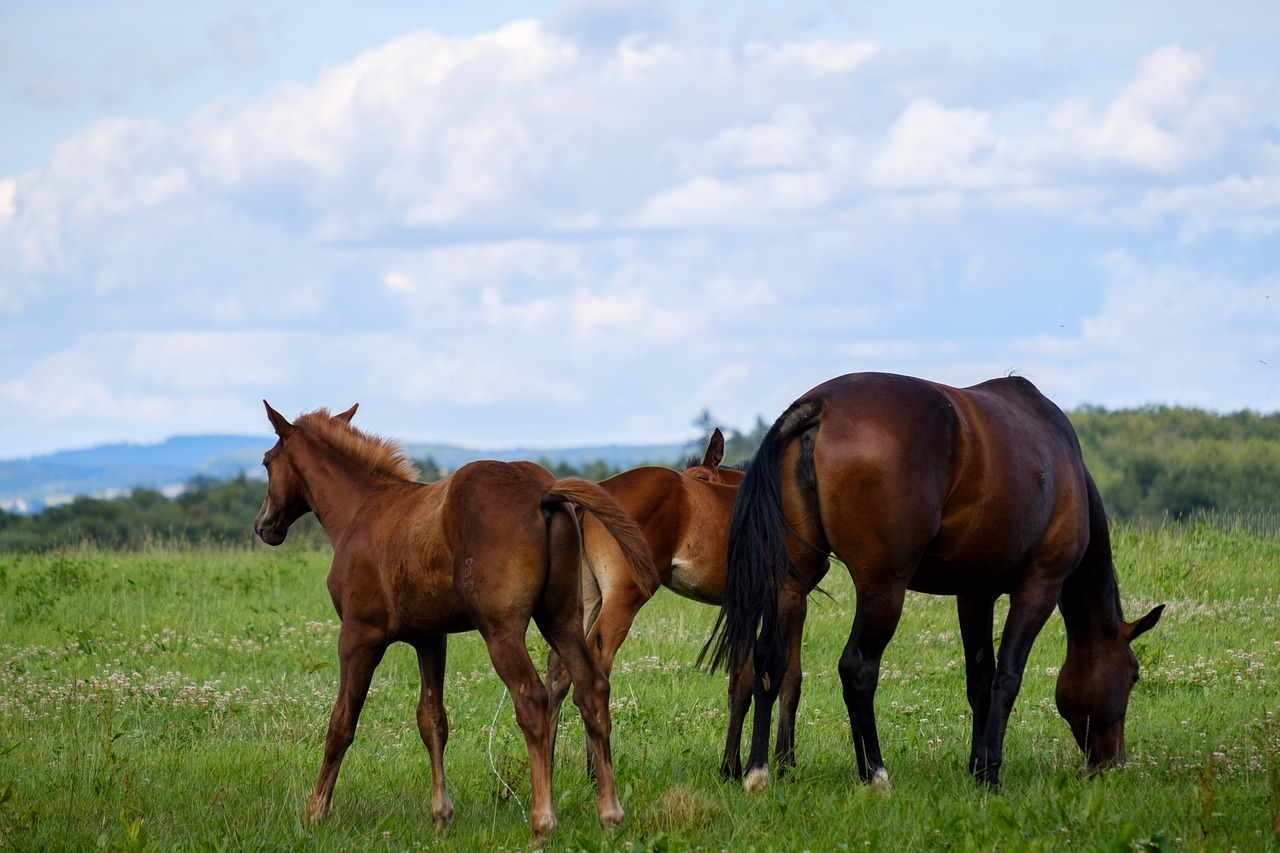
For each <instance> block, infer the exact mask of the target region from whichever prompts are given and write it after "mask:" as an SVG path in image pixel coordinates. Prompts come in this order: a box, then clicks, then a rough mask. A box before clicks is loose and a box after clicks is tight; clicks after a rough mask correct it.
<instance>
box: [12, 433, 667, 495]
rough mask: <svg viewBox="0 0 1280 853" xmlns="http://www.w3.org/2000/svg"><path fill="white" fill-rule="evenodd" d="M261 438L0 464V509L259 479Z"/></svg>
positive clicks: (446, 449)
mask: <svg viewBox="0 0 1280 853" xmlns="http://www.w3.org/2000/svg"><path fill="white" fill-rule="evenodd" d="M271 444H272V439H270V438H268V437H266V436H243V435H197V436H179V437H175V438H170V439H168V440H167V441H165V442H162V443H160V444H105V445H101V446H98V447H91V448H88V449H86V450H67V451H61V452H58V453H51V454H48V455H46V456H36V457H33V458H31V459H13V460H5V461H0V509H4V510H7V511H10V512H20V513H29V512H39V511H40V510H42V509H44V508H45V507H47V506H56V505H58V504H61V503H66V502H68V501H71V500H73V499H75V498H77V497H81V496H89V497H114V496H117V495H121V494H127V493H128V492H129V491H130V490H132V489H134V488H139V487H141V488H147V489H156V490H158V491H162V492H165V493H166V494H170V495H173V494H177V493H178V492H180V491H181V490H182V488H183V486H185V485H186V484H187V483H189V482H190V481H191V480H192V479H193V478H195V477H209V478H212V479H216V480H221V479H227V478H229V477H232V476H234V475H236V474H239V473H242V472H243V473H245V474H248V475H249V476H255V477H256V476H259V475H260V474H261V471H262V468H261V463H262V454H263V453H265V452H266V451H267V450H268V449H269V448H270V447H271ZM405 450H406V452H407V453H408V454H409V455H410V456H411V457H412V458H414V459H427V458H430V459H431V460H432V461H433V462H434V463H435V464H436V465H437V466H438V467H440V468H444V469H445V470H449V471H452V470H454V469H456V468H459V467H461V466H462V465H465V464H466V463H467V462H471V461H472V460H475V459H500V460H504V461H513V460H517V459H529V460H531V461H534V462H540V461H543V460H545V461H547V462H549V463H551V464H553V465H554V464H560V463H562V462H563V463H566V464H569V465H573V466H574V467H582V466H584V465H586V464H588V463H591V462H595V461H597V460H604V462H606V463H607V464H608V465H610V466H612V467H615V468H630V467H634V466H636V465H643V464H647V463H653V464H657V465H675V464H677V463H679V462H681V461H683V459H684V458H685V456H687V455H688V452H691V451H689V450H688V448H687V447H686V446H685V445H679V444H669V445H610V446H606V447H576V448H532V447H528V448H526V447H521V448H514V449H511V450H474V449H470V448H464V447H456V446H453V445H446V444H406V445H405Z"/></svg>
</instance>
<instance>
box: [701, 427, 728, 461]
mask: <svg viewBox="0 0 1280 853" xmlns="http://www.w3.org/2000/svg"><path fill="white" fill-rule="evenodd" d="M723 461H724V433H722V432H721V431H720V427H716V428H715V430H714V431H713V432H712V433H711V440H710V441H709V442H707V452H706V455H705V456H703V457H702V464H703V465H705V466H706V467H708V468H719V467H720V463H721V462H723Z"/></svg>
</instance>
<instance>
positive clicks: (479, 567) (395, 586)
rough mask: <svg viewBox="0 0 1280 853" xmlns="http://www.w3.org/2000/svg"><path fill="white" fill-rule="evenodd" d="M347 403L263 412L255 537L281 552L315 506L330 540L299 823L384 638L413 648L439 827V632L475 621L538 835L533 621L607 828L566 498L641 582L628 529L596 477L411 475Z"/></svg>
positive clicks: (327, 791) (546, 820)
mask: <svg viewBox="0 0 1280 853" xmlns="http://www.w3.org/2000/svg"><path fill="white" fill-rule="evenodd" d="M264 402H265V401H264ZM355 410H356V407H355V406H352V407H351V409H350V410H348V411H346V412H343V413H342V414H340V415H335V416H330V415H329V413H328V411H326V410H324V409H320V410H318V411H315V412H311V413H309V414H305V415H302V416H301V417H299V418H298V419H297V421H296V422H295V423H289V421H287V420H286V419H285V418H284V417H282V416H281V415H280V414H279V413H278V412H276V411H275V410H274V409H272V408H271V406H269V405H268V406H267V416H268V418H269V419H270V420H271V425H272V426H273V427H274V428H275V432H276V435H277V436H279V441H277V442H276V444H275V446H274V447H272V448H271V450H269V451H268V452H267V455H266V457H265V458H264V459H263V465H265V466H266V469H267V497H266V500H265V501H263V504H262V510H261V511H260V512H259V513H258V517H257V518H256V519H255V520H254V523H253V528H254V531H255V532H257V534H258V535H259V536H260V537H262V540H263V541H264V542H266V543H267V544H269V545H279V544H280V543H281V542H283V541H284V538H285V535H286V534H287V532H288V530H289V526H290V525H291V524H292V523H293V522H294V521H296V520H297V519H298V518H300V517H301V516H302V515H303V514H305V513H307V512H314V513H315V515H316V518H317V519H318V520H319V521H320V524H321V526H322V527H324V530H325V533H327V534H328V536H329V539H330V540H331V541H332V542H333V565H332V568H331V569H330V571H329V594H330V596H331V597H332V599H333V605H334V608H335V609H336V610H337V611H338V617H339V618H340V619H341V620H342V627H341V628H340V630H339V633H338V659H339V663H340V670H339V676H338V698H337V700H336V701H335V702H334V706H333V714H332V716H331V717H330V719H329V731H328V734H327V735H326V736H325V744H324V762H323V763H322V764H321V766H320V776H319V778H318V779H317V781H316V787H315V792H314V793H313V794H312V795H311V800H310V802H309V803H308V804H307V811H306V814H307V818H308V819H309V820H319V819H321V818H323V817H324V816H325V815H326V814H327V813H328V811H329V804H330V801H331V799H332V796H333V785H334V782H335V781H336V780H337V777H338V770H339V768H340V767H341V765H342V757H343V755H344V754H345V753H346V751H347V747H348V746H350V745H351V742H352V739H353V738H354V737H355V729H356V722H357V720H358V719H359V716H360V709H361V707H362V706H363V705H364V700H365V696H366V694H367V693H368V691H369V682H370V679H371V678H372V677H373V671H374V669H375V668H376V667H377V665H378V663H379V662H380V661H381V660H382V656H383V653H384V652H385V651H386V649H387V647H388V646H389V645H390V644H391V643H394V642H405V643H408V644H409V645H411V646H413V647H414V649H415V650H416V651H417V653H418V667H419V670H420V673H421V676H422V690H421V696H420V698H419V701H418V711H417V720H418V732H419V734H420V735H421V736H422V741H423V743H424V744H425V745H426V747H427V751H428V753H429V754H430V758H431V815H432V817H433V819H434V821H435V824H436V828H437V830H443V829H444V828H445V827H446V826H447V825H448V823H449V821H450V819H451V818H452V817H453V803H452V802H451V800H450V799H449V792H448V789H447V788H446V786H445V777H444V746H445V741H446V740H447V739H448V735H449V728H448V720H447V718H446V716H445V710H444V704H443V701H442V695H441V693H442V690H443V688H444V671H445V646H446V637H447V635H448V634H451V633H456V632H460V631H473V630H478V631H479V632H480V634H481V635H482V636H483V637H484V641H485V644H486V645H487V646H488V649H489V657H490V659H491V660H492V661H493V667H494V669H495V670H496V671H497V673H498V675H499V676H500V677H501V678H502V681H503V683H504V684H506V686H507V689H508V690H509V691H510V693H511V700H512V702H513V704H514V705H515V713H516V720H517V721H518V722H519V724H520V728H521V730H522V731H523V732H524V739H525V744H526V746H527V747H528V750H529V777H530V789H531V799H532V807H531V812H532V813H531V815H530V823H531V827H532V834H533V839H534V841H535V842H537V843H540V842H541V841H543V840H545V839H546V838H547V837H548V836H549V835H550V833H551V832H552V831H553V830H554V829H555V825H556V817H555V810H554V808H553V805H552V794H551V743H550V732H549V731H548V727H547V713H548V709H547V691H546V689H545V687H544V686H543V683H542V681H541V680H540V679H539V678H538V673H537V671H536V670H535V669H534V666H533V662H532V661H531V660H530V659H529V653H528V651H527V650H526V648H525V634H526V633H527V631H528V628H529V621H530V619H532V620H533V621H534V622H536V623H537V625H538V630H539V631H541V632H542V635H543V636H544V637H546V638H547V642H548V643H550V644H551V647H552V648H554V649H555V650H556V651H557V653H558V654H559V655H560V657H561V658H562V659H563V660H564V661H565V663H566V665H567V667H568V669H569V673H570V676H571V677H572V679H573V684H574V692H573V700H574V702H575V703H576V704H577V705H578V707H579V709H580V710H581V712H582V719H583V724H584V725H585V726H586V731H587V732H588V734H589V737H590V739H591V743H592V747H593V749H594V756H593V757H594V760H595V765H596V767H597V768H598V772H597V775H596V779H597V784H598V802H597V814H598V816H599V819H600V823H601V824H602V825H603V826H604V827H605V828H606V829H614V828H616V827H617V826H618V825H619V824H620V823H621V822H622V808H621V806H620V805H619V804H618V797H617V792H616V790H615V787H614V779H613V762H612V757H611V754H610V747H609V734H610V720H609V682H608V679H607V678H606V677H605V675H604V673H603V672H601V671H600V668H599V666H597V665H596V663H595V661H594V660H593V659H592V658H591V656H590V654H588V653H587V649H586V645H585V643H584V641H583V636H582V599H581V580H580V578H579V571H580V570H579V553H580V542H579V533H578V520H577V518H576V516H575V512H574V510H573V509H572V508H571V507H570V506H569V505H568V503H569V502H572V503H574V504H577V505H578V506H580V507H583V508H585V509H587V510H588V511H589V512H591V513H592V515H593V517H595V518H598V519H600V520H601V522H602V523H603V525H604V527H605V528H606V529H607V530H608V531H609V532H610V533H611V534H612V535H614V536H617V537H618V539H617V541H618V543H619V547H620V548H621V549H622V552H623V553H624V554H625V561H626V563H627V565H628V566H629V567H630V568H631V570H632V571H634V572H635V573H636V576H637V578H638V580H637V582H638V583H646V582H651V581H649V580H648V579H649V578H652V577H654V576H655V575H656V572H654V570H653V564H652V561H651V560H650V558H649V555H648V552H647V550H646V548H645V545H644V540H643V538H641V536H640V531H639V530H638V529H637V528H636V526H635V524H634V523H633V522H632V521H631V520H630V519H629V518H628V517H627V516H626V515H625V514H624V513H623V512H622V511H621V510H620V509H619V508H618V506H617V504H616V503H615V502H614V501H613V500H612V499H611V498H610V497H609V496H608V495H607V494H606V493H605V492H604V491H603V490H601V489H600V488H599V487H598V486H596V485H595V484H594V483H590V482H587V481H586V480H579V479H567V480H559V481H557V480H555V478H554V477H553V476H552V475H551V474H550V473H549V472H547V471H546V470H545V469H543V468H541V467H539V466H537V465H533V464H531V463H527V462H517V463H511V464H508V463H505V462H473V463H470V464H468V465H464V466H463V467H462V468H459V469H458V470H457V471H456V472H455V473H454V474H452V475H450V476H449V477H446V478H445V479H444V480H441V481H440V482H438V483H432V484H424V483H419V482H416V474H417V472H416V470H415V469H414V467H413V465H412V463H410V462H409V461H408V460H407V459H406V458H405V457H404V455H403V454H402V453H401V451H400V449H399V446H398V445H397V444H395V443H394V442H389V441H386V440H384V439H380V438H376V437H372V436H368V435H366V434H364V433H362V432H360V431H359V430H356V429H355V428H353V427H352V426H351V425H350V421H351V416H352V415H354V414H355ZM652 582H656V581H652Z"/></svg>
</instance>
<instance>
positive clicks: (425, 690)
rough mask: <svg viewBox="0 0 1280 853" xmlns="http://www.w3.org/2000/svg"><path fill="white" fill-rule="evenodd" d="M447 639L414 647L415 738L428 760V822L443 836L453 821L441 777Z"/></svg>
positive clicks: (445, 724) (441, 637)
mask: <svg viewBox="0 0 1280 853" xmlns="http://www.w3.org/2000/svg"><path fill="white" fill-rule="evenodd" d="M446 643H447V637H446V636H445V635H444V634H437V635H433V636H432V637H431V638H430V639H428V640H425V641H423V642H421V643H419V644H418V645H417V652H418V671H419V673H420V675H421V677H422V688H421V689H422V693H421V696H420V697H419V699H418V714H417V716H418V734H419V735H421V737H422V742H423V744H424V745H425V746H426V747H427V754H428V756H430V759H431V818H432V820H433V821H434V822H435V827H436V832H438V833H439V832H444V831H445V830H446V829H447V828H448V827H449V822H450V821H452V820H453V800H452V799H450V798H449V788H448V785H447V784H446V783H445V776H444V747H445V744H446V743H447V742H448V740H449V718H448V717H447V716H446V714H445V710H444V693H443V690H444V664H445V654H446V648H447V646H446Z"/></svg>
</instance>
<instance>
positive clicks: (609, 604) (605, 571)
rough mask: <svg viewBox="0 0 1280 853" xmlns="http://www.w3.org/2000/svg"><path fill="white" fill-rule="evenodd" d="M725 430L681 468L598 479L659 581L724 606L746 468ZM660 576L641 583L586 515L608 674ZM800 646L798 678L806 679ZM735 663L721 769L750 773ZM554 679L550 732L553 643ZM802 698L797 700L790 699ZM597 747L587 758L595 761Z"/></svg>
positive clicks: (586, 591)
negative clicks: (732, 523)
mask: <svg viewBox="0 0 1280 853" xmlns="http://www.w3.org/2000/svg"><path fill="white" fill-rule="evenodd" d="M723 461H724V434H723V433H722V432H721V431H720V430H719V429H718V428H717V429H715V430H714V431H713V432H712V434H711V437H710V439H709V440H708V442H707V449H706V452H705V453H704V454H703V456H702V458H701V459H699V458H698V457H697V456H694V457H691V458H690V459H689V460H687V461H686V463H685V467H684V469H683V470H682V471H681V472H679V473H677V472H675V471H673V470H671V469H670V468H662V467H657V466H643V467H639V468H633V469H631V470H628V471H624V472H622V473H621V474H617V475H615V476H613V477H610V478H608V479H606V480H603V481H601V482H600V487H601V488H603V489H604V490H605V491H606V492H608V493H609V494H610V495H611V496H612V497H613V498H614V500H616V501H617V502H618V505H619V506H621V507H622V509H623V510H624V511H625V512H626V513H627V514H628V515H629V516H631V518H633V519H634V520H635V521H636V523H637V524H639V525H640V529H641V532H642V533H643V535H644V539H645V543H646V544H647V545H648V546H649V551H650V553H652V554H653V557H654V565H655V566H657V567H658V571H659V575H660V578H659V580H660V585H661V586H665V587H666V588H667V589H670V590H672V591H673V592H675V593H677V594H678V595H682V596H684V597H685V598H688V599H692V600H693V601H697V602H700V603H702V604H711V605H715V606H720V605H721V603H722V602H723V600H724V585H725V562H726V554H727V549H728V530H729V517H730V515H731V513H732V512H733V503H734V498H735V497H736V495H737V490H738V485H739V483H741V482H742V478H743V473H744V472H743V471H742V470H741V469H740V468H735V467H724V466H723V465H722V464H721V463H722V462H723ZM658 586H659V584H652V585H650V584H641V583H638V582H637V581H636V579H635V576H634V574H633V573H632V572H630V571H629V570H628V569H627V567H626V561H625V559H624V555H623V554H622V553H621V552H620V550H619V549H618V545H617V543H616V542H615V541H614V539H613V537H612V536H610V535H609V533H608V531H607V530H605V529H604V528H603V526H602V525H601V524H600V523H599V522H598V521H596V520H595V519H593V518H591V517H590V516H588V517H586V518H584V519H583V559H582V588H583V603H584V609H583V616H584V620H583V630H584V631H586V633H587V648H588V649H589V650H590V652H591V654H592V655H593V656H594V657H595V659H596V661H597V662H598V663H599V664H600V668H601V669H602V670H603V671H604V673H605V674H606V675H612V672H613V661H614V658H615V656H616V655H617V653H618V650H619V649H620V648H621V646H622V643H623V641H624V640H625V639H626V637H627V633H628V632H629V631H630V630H631V625H632V623H633V622H634V621H635V618H636V615H637V614H638V613H639V611H640V608H641V607H643V606H644V605H645V604H646V603H647V602H648V601H649V599H651V598H652V597H653V596H654V595H655V594H656V593H657V591H658ZM798 652H799V650H798V649H796V656H795V657H794V660H795V662H796V663H795V676H796V678H795V681H794V684H795V685H796V687H797V688H798V685H799V656H798ZM741 663H742V665H740V666H735V667H731V668H730V671H729V679H730V690H729V696H730V699H729V727H728V729H727V731H726V735H725V747H724V753H723V758H722V759H721V772H722V773H723V774H724V775H726V776H729V777H731V778H736V777H740V776H741V775H742V759H741V756H740V752H741V740H742V728H743V724H744V721H745V719H746V715H747V710H748V709H749V708H750V705H751V669H750V664H751V662H750V659H749V658H748V659H747V660H745V661H743V662H741ZM547 687H548V690H549V691H550V693H551V726H552V732H553V734H552V742H553V744H554V739H555V734H554V733H555V731H556V729H557V726H558V723H559V716H560V706H561V703H562V702H563V701H564V698H565V695H566V694H567V692H568V689H569V684H568V681H567V679H566V678H565V673H564V669H563V666H562V665H561V664H560V662H559V659H558V657H557V655H556V653H555V651H554V650H552V651H551V652H549V653H548V655H547ZM792 707H794V703H793V704H792ZM791 723H792V725H791V727H790V728H789V729H788V728H786V726H785V723H784V722H783V721H779V742H780V743H782V744H783V749H784V750H786V749H787V746H786V745H787V744H790V743H792V742H793V740H794V717H793V718H792V719H791ZM590 766H591V765H590V753H588V768H589V769H590Z"/></svg>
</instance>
